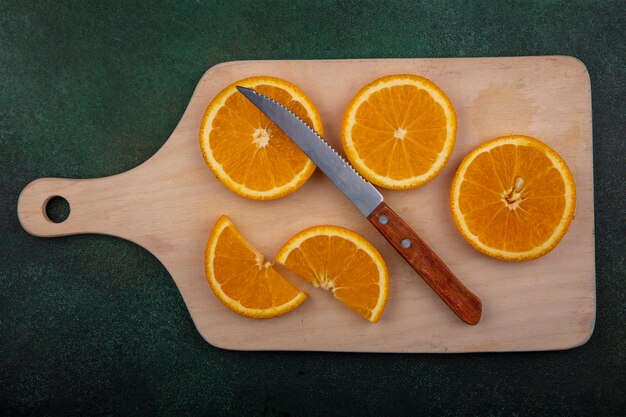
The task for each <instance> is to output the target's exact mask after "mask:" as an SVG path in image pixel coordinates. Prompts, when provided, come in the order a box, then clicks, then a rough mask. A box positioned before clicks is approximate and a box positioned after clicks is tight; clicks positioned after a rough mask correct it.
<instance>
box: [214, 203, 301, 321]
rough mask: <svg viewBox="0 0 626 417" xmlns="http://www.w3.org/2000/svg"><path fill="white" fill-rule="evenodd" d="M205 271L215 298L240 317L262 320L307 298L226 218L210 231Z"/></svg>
mask: <svg viewBox="0 0 626 417" xmlns="http://www.w3.org/2000/svg"><path fill="white" fill-rule="evenodd" d="M205 271H206V277H207V280H208V281H209V285H210V286H211V289H212V290H213V293H214V294H215V296H216V297H217V298H218V299H219V300H220V301H221V302H222V303H223V304H224V305H225V306H226V307H228V308H229V309H231V310H232V311H234V312H235V313H239V314H241V315H244V316H247V317H252V318H257V319H264V318H270V317H275V316H278V315H281V314H285V313H287V312H289V311H291V310H293V309H294V308H296V307H298V306H299V305H300V304H302V302H303V301H304V300H305V299H306V297H307V296H306V294H305V293H303V292H302V291H299V290H298V289H297V288H295V287H294V286H293V285H291V284H290V283H289V281H287V280H286V279H285V278H284V277H283V276H282V275H280V274H279V273H278V272H277V271H276V270H275V269H274V268H273V266H272V264H271V263H270V262H266V261H265V257H264V256H263V255H262V254H261V253H259V251H257V250H256V249H255V248H253V247H252V246H251V245H250V244H249V243H248V242H247V241H246V240H245V239H244V238H243V236H241V234H240V233H239V231H237V229H235V226H234V225H233V224H232V222H231V221H230V220H229V219H228V217H226V216H221V217H220V218H219V219H218V220H217V222H216V223H215V226H214V227H213V231H212V232H211V236H210V237H209V241H208V243H207V247H206V252H205Z"/></svg>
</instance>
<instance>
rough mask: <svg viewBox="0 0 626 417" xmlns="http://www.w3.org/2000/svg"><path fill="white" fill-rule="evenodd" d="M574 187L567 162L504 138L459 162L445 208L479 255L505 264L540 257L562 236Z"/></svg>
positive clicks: (535, 144)
mask: <svg viewBox="0 0 626 417" xmlns="http://www.w3.org/2000/svg"><path fill="white" fill-rule="evenodd" d="M575 206H576V186H575V184H574V179H573V177H572V174H571V173H570V170H569V168H568V167H567V164H566V163H565V161H564V160H563V158H561V157H560V156H559V154H558V153H556V152H555V151H554V150H552V149H551V148H550V147H548V145H546V144H545V143H543V142H541V141H539V140H537V139H534V138H531V137H529V136H504V137H500V138H496V139H493V140H491V141H489V142H486V143H484V144H482V145H480V146H479V147H478V148H476V149H474V150H473V151H472V152H470V153H469V154H468V155H467V156H466V157H465V159H463V161H462V162H461V165H460V166H459V169H458V171H457V172H456V175H455V177H454V181H453V183H452V190H451V193H450V209H451V211H452V217H453V218H454V222H455V224H456V226H457V228H458V229H459V231H460V232H461V234H462V235H463V237H464V238H465V239H466V240H467V241H468V242H469V243H470V244H471V245H472V246H473V247H474V248H476V249H477V250H479V251H480V252H482V253H484V254H486V255H489V256H493V257H494V258H499V259H503V260H506V261H526V260H530V259H535V258H538V257H540V256H543V255H545V254H546V253H548V252H550V251H551V250H552V249H554V248H555V247H556V245H557V244H558V243H559V242H560V241H561V239H562V238H563V236H564V235H565V233H566V232H567V230H568V228H569V225H570V223H571V222H572V219H573V218H574V209H575Z"/></svg>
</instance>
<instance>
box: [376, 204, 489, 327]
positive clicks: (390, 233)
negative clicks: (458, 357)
mask: <svg viewBox="0 0 626 417" xmlns="http://www.w3.org/2000/svg"><path fill="white" fill-rule="evenodd" d="M368 220H369V221H370V222H371V223H372V224H373V225H374V227H375V228H376V229H378V231H379V232H380V233H382V235H383V236H385V239H387V241H389V243H391V246H393V247H394V248H395V249H396V250H397V251H398V253H399V254H400V255H402V257H403V258H404V259H405V260H406V261H407V262H408V263H409V265H411V267H412V268H413V269H414V270H415V271H416V272H417V273H418V274H419V275H420V276H421V277H422V278H423V279H424V281H426V282H427V283H428V285H430V287H431V288H432V289H433V290H435V292H436V293H437V294H438V295H439V297H441V299H442V300H443V301H445V303H446V304H447V305H448V307H450V308H451V309H452V311H454V313H455V314H456V315H457V316H459V318H460V319H461V320H463V321H464V322H466V323H468V324H476V323H478V322H479V321H480V316H481V313H482V303H481V302H480V298H478V297H477V296H476V295H474V294H473V293H472V292H470V291H469V290H468V289H467V288H465V286H464V285H463V284H462V283H461V281H459V279H458V278H457V277H456V276H455V275H454V274H453V273H452V271H450V269H449V268H448V266H447V265H446V264H445V263H444V262H443V261H442V260H441V259H440V258H439V257H438V256H437V254H436V253H435V252H433V250H432V249H431V248H429V247H428V245H427V244H426V243H425V242H424V241H423V240H422V239H421V238H420V237H419V236H418V235H417V233H415V231H413V229H411V227H410V226H409V225H408V224H407V223H406V222H405V221H404V220H402V218H401V217H400V216H398V215H397V214H396V213H395V212H394V211H393V210H392V209H391V208H389V206H388V205H387V204H386V203H384V202H383V203H381V204H380V205H379V206H378V207H376V209H374V211H373V212H372V214H370V215H369V217H368Z"/></svg>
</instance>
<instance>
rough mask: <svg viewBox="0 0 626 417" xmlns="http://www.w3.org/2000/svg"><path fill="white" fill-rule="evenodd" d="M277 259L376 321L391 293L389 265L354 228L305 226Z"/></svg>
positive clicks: (280, 252) (281, 251)
mask: <svg viewBox="0 0 626 417" xmlns="http://www.w3.org/2000/svg"><path fill="white" fill-rule="evenodd" d="M276 262H277V263H279V264H281V265H284V266H285V267H287V269H289V270H290V271H292V272H294V273H296V274H298V275H300V276H301V277H302V278H304V279H306V280H307V281H309V282H310V283H311V284H313V285H314V286H316V287H322V288H323V289H325V290H330V291H332V293H333V295H334V296H335V297H336V298H338V299H339V300H340V301H341V302H343V303H344V304H345V305H347V306H348V307H350V308H351V309H352V310H354V311H356V312H357V313H358V314H360V315H361V316H363V317H365V318H366V319H368V320H369V321H371V322H372V323H376V322H377V321H378V320H379V319H380V316H381V315H382V314H383V310H384V309H385V305H386V304H387V294H388V293H389V273H388V272H387V265H386V264H385V261H384V260H383V258H382V256H380V253H379V252H378V251H377V250H376V248H375V247H374V246H372V244H371V243H369V242H368V241H367V240H366V239H365V238H364V237H362V236H361V235H359V234H357V233H355V232H353V231H350V230H348V229H344V228H343V227H338V226H316V227H311V228H309V229H306V230H303V231H302V232H300V233H298V234H297V235H295V236H294V237H292V238H291V239H289V241H288V242H287V243H285V245H284V246H283V247H282V248H281V249H280V251H279V252H278V254H277V255H276Z"/></svg>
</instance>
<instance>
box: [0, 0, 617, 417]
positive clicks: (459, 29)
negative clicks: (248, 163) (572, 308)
mask: <svg viewBox="0 0 626 417" xmlns="http://www.w3.org/2000/svg"><path fill="white" fill-rule="evenodd" d="M409 3H411V4H410V5H409V4H404V2H398V3H385V2H379V1H374V2H319V1H308V2H301V3H296V2H273V3H263V2H260V1H253V2H235V1H213V2H202V1H198V2H191V1H163V2H145V1H132V2H131V1H109V2H91V3H90V2H84V1H77V2H38V1H32V2H25V1H2V2H1V3H0V168H1V172H2V176H1V178H0V210H1V212H0V213H1V218H2V221H1V222H0V236H1V250H0V412H2V414H3V415H14V414H16V415H20V414H50V415H82V416H85V415H102V414H109V415H135V414H146V415H154V414H172V415H186V416H191V415H215V416H221V415H268V416H269V415H279V416H287V415H293V416H301V415H304V416H306V415H359V416H370V415H371V416H381V415H402V414H409V415H418V414H419V415H426V414H434V415H450V416H460V415H620V414H621V415H626V400H625V394H626V392H625V389H626V376H625V375H626V353H625V352H626V349H625V346H626V343H625V341H626V332H625V328H626V314H625V313H626V307H625V306H626V300H625V298H626V297H625V295H626V285H625V282H624V281H625V279H624V278H625V272H626V264H625V262H624V254H625V249H624V247H625V243H626V242H625V236H626V222H625V220H626V218H625V217H626V216H625V215H626V205H625V201H626V192H625V187H624V181H625V179H626V172H625V169H624V166H625V163H626V152H625V149H624V148H625V138H624V127H625V126H626V120H625V112H624V104H625V103H624V97H625V96H626V85H625V75H626V74H625V69H626V62H625V57H626V47H625V45H626V37H625V25H626V7H625V4H626V3H625V2H623V1H606V2H580V1H573V2H572V1H545V2H537V1H532V2H529V1H520V2H506V3H508V6H506V7H505V6H501V5H500V3H501V2H494V3H482V2H459V1H438V2H433V3H432V4H428V3H426V2H415V3H414V2H409ZM502 3H504V2H502ZM552 54H558V55H572V56H575V57H577V58H579V59H581V60H582V61H583V62H584V63H585V64H586V65H587V68H588V69H589V73H590V75H591V84H592V96H593V98H592V100H593V132H594V145H593V149H594V164H595V168H594V172H595V174H594V184H595V209H596V219H595V221H596V267H597V299H598V307H597V323H596V328H595V332H594V334H593V336H592V337H591V339H590V341H589V342H588V343H587V344H586V345H584V346H582V347H579V348H576V349H573V350H568V351H562V352H537V353H510V354H461V355H434V354H431V355H424V354H402V355H401V354H339V353H299V352H265V353H255V352H231V351H225V350H220V349H217V348H214V347H212V346H210V345H208V344H207V343H206V342H205V341H204V340H203V339H202V338H201V337H200V336H199V334H198V333H197V332H196V330H195V328H194V326H193V323H192V321H191V319H190V317H189V314H188V312H187V310H186V308H185V305H184V303H183V301H182V299H181V297H180V295H179V293H178V291H177V289H176V287H175V285H174V283H173V282H172V280H171V278H170V276H169V275H168V273H167V272H166V270H165V269H164V268H163V266H162V265H161V264H160V263H159V262H158V260H157V259H155V258H154V257H153V256H152V255H151V254H150V253H148V252H147V251H145V250H143V249H142V248H140V247H138V246H135V245H133V244H131V243H129V242H126V241H122V240H120V239H115V238H111V237H106V236H91V235H89V236H74V237H67V238H56V239H40V238H35V237H32V236H30V235H28V234H27V233H26V232H25V231H24V230H23V229H22V228H21V227H20V225H19V222H18V219H17V215H16V203H17V197H18V195H19V192H20V191H21V189H22V188H23V187H24V186H25V185H26V184H27V183H28V182H30V181H32V180H34V179H36V178H39V177H48V176H59V177H72V178H89V177H101V176H105V175H110V174H115V173H118V172H122V171H126V170H128V169H130V168H132V167H134V166H136V165H137V164H139V163H141V162H143V161H144V160H145V159H147V158H148V157H149V156H151V155H152V154H153V153H154V152H155V151H156V150H157V149H158V148H159V147H160V146H161V145H162V144H163V143H164V141H165V140H166V139H167V137H168V135H169V134H170V133H171V132H172V130H173V129H174V127H175V126H176V124H177V122H178V120H179V118H180V116H181V115H182V113H183V111H184V109H185V106H186V104H187V102H188V100H189V98H190V96H191V93H192V91H193V89H194V87H195V85H196V83H197V81H198V80H199V79H200V77H201V75H202V74H203V73H204V72H205V71H206V70H207V69H208V68H209V67H211V66H212V65H215V64H217V63H219V62H223V61H228V60H243V59H287V58H289V59H291V58H306V59H318V58H368V57H470V56H511V55H552ZM57 210H58V208H57Z"/></svg>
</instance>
